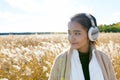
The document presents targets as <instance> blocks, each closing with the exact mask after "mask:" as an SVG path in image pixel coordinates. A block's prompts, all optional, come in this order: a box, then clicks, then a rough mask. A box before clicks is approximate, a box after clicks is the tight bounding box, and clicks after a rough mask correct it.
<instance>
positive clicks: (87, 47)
mask: <svg viewBox="0 0 120 80" xmlns="http://www.w3.org/2000/svg"><path fill="white" fill-rule="evenodd" d="M78 51H79V52H81V53H88V52H89V45H88V46H85V47H83V48H80V49H78Z"/></svg>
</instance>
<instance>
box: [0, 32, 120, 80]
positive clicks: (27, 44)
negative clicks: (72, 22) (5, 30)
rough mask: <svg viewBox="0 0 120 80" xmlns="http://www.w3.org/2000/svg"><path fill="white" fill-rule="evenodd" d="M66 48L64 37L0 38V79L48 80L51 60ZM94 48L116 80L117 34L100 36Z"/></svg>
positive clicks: (119, 44)
mask: <svg viewBox="0 0 120 80" xmlns="http://www.w3.org/2000/svg"><path fill="white" fill-rule="evenodd" d="M68 47H69V42H68V40H67V35H66V34H49V35H48V34H46V35H5V36H0V80H48V77H49V73H50V69H51V66H52V64H53V61H54V58H55V57H56V56H57V55H58V54H60V53H61V52H62V51H64V50H66V49H67V48H68ZM96 47H97V49H99V50H101V51H103V52H104V53H105V54H107V55H108V56H109V57H110V59H111V61H112V64H113V66H114V69H115V74H116V77H117V79H118V80H120V33H100V35H99V38H98V42H97V45H96Z"/></svg>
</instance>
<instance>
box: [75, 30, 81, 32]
mask: <svg viewBox="0 0 120 80" xmlns="http://www.w3.org/2000/svg"><path fill="white" fill-rule="evenodd" d="M73 32H81V31H80V30H73Z"/></svg>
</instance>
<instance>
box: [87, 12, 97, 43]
mask: <svg viewBox="0 0 120 80" xmlns="http://www.w3.org/2000/svg"><path fill="white" fill-rule="evenodd" d="M86 16H87V17H88V18H89V19H90V21H91V25H92V26H91V27H90V29H89V30H88V38H89V40H90V41H95V40H96V39H97V38H98V34H99V29H98V27H97V26H95V22H94V20H93V18H92V17H91V15H90V14H86Z"/></svg>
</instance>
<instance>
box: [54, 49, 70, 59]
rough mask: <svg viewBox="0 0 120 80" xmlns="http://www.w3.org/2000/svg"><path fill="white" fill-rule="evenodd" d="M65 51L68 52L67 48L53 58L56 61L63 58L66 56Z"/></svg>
mask: <svg viewBox="0 0 120 80" xmlns="http://www.w3.org/2000/svg"><path fill="white" fill-rule="evenodd" d="M67 53H68V50H65V51H62V52H61V53H59V54H58V55H57V56H56V57H55V60H56V61H59V60H63V59H65V58H66V56H67Z"/></svg>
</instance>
